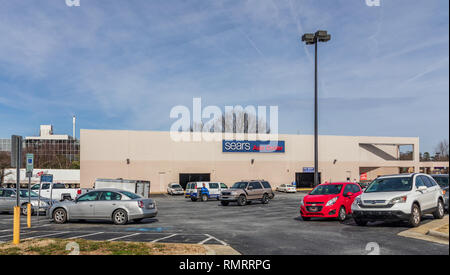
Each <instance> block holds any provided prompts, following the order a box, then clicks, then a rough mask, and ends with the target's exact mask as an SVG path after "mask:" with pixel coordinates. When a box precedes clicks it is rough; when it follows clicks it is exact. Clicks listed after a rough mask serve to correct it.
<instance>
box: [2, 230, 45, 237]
mask: <svg viewBox="0 0 450 275" xmlns="http://www.w3.org/2000/svg"><path fill="white" fill-rule="evenodd" d="M11 231H12V230H11ZM36 232H37V231H30V232H20V235H25V234H31V233H36ZM13 235H14V234H8V235H3V236H0V238H7V237H11V236H13Z"/></svg>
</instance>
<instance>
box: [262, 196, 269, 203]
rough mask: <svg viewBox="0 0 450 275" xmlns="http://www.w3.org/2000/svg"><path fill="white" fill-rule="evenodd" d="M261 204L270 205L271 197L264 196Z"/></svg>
mask: <svg viewBox="0 0 450 275" xmlns="http://www.w3.org/2000/svg"><path fill="white" fill-rule="evenodd" d="M261 202H262V203H263V204H268V203H269V196H268V195H267V194H264V196H263V197H262V200H261Z"/></svg>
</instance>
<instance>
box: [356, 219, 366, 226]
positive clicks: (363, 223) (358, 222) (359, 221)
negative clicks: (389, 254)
mask: <svg viewBox="0 0 450 275" xmlns="http://www.w3.org/2000/svg"><path fill="white" fill-rule="evenodd" d="M355 223H356V224H357V225H359V226H366V225H367V221H365V220H360V219H356V218H355Z"/></svg>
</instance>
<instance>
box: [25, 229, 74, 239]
mask: <svg viewBox="0 0 450 275" xmlns="http://www.w3.org/2000/svg"><path fill="white" fill-rule="evenodd" d="M67 233H70V232H68V231H63V232H58V233H52V234H46V235H38V236H34V237H29V238H26V239H24V240H33V239H37V238H43V237H49V236H54V235H61V234H67Z"/></svg>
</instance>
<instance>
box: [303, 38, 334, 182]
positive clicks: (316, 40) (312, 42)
mask: <svg viewBox="0 0 450 275" xmlns="http://www.w3.org/2000/svg"><path fill="white" fill-rule="evenodd" d="M330 39H331V35H329V34H328V33H327V31H317V32H316V33H306V34H304V35H303V36H302V41H303V42H305V43H306V45H315V62H314V63H315V71H314V187H315V186H317V185H318V184H319V156H318V155H319V134H318V119H317V109H318V99H317V44H319V42H328V41H330Z"/></svg>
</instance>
